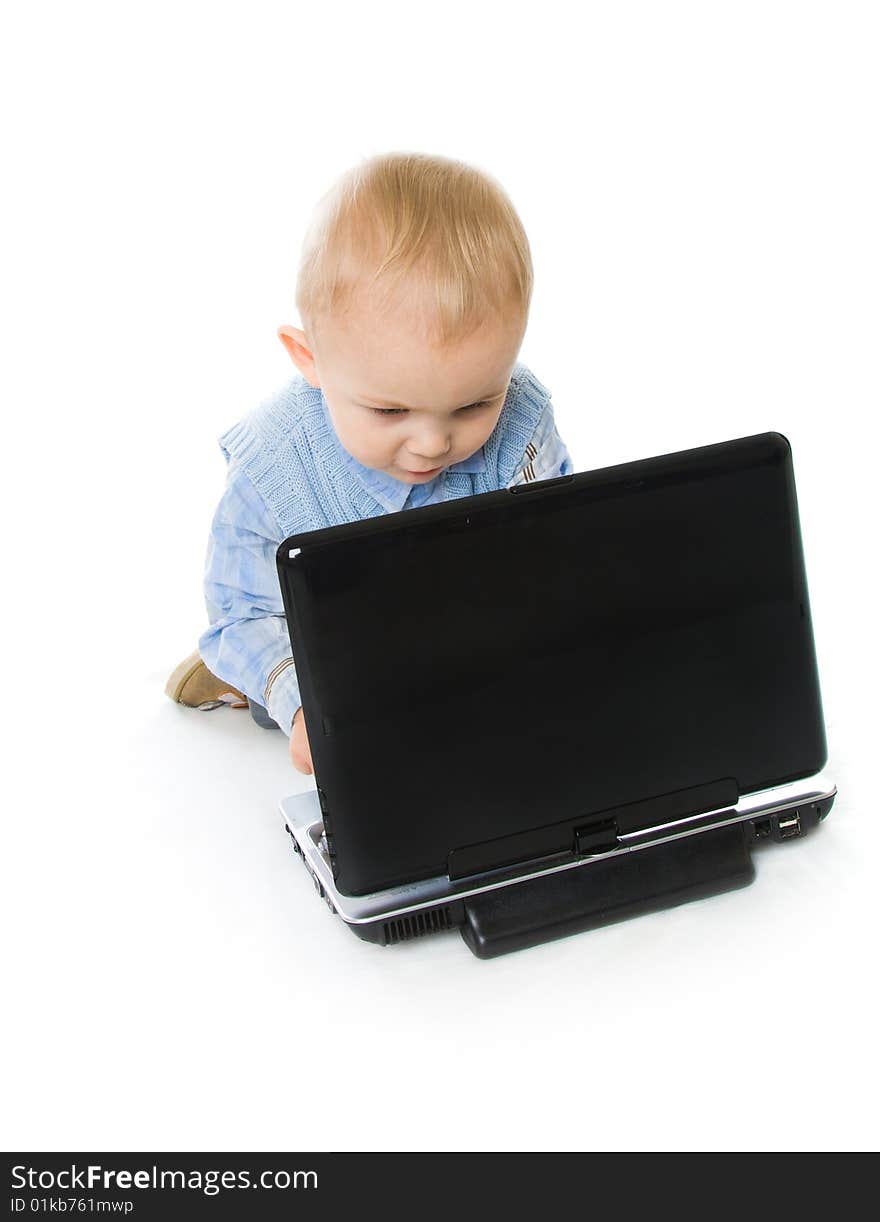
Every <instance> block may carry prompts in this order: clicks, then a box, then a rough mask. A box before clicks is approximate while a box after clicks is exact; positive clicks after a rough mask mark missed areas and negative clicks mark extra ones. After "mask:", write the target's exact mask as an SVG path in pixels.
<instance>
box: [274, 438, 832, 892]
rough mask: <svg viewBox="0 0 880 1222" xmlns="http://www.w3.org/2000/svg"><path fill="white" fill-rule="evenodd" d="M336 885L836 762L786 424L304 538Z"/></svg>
mask: <svg viewBox="0 0 880 1222" xmlns="http://www.w3.org/2000/svg"><path fill="white" fill-rule="evenodd" d="M277 564H278V574H279V580H280V584H281V591H282V597H283V601H284V607H285V612H286V615H287V622H288V627H289V631H290V638H291V647H292V650H293V657H294V662H295V665H296V670H297V676H298V679H299V683H300V691H301V694H302V698H303V708H304V714H305V719H306V724H307V727H308V732H309V743H310V747H311V752H312V760H313V764H314V771H315V781H316V784H317V787H318V794H319V797H320V802H321V809H322V812H323V818H324V824H325V828H326V831H327V840H328V850H329V852H330V856H331V861H332V864H333V870H334V876H335V879H336V884H337V887H338V889H339V890H340V891H341V892H343V893H347V894H350V895H362V894H366V893H369V892H372V891H377V890H381V889H383V888H385V887H390V886H397V885H400V884H405V883H407V882H411V881H415V880H418V879H422V878H429V877H433V876H436V875H441V874H444V873H448V874H449V876H450V877H451V878H455V877H463V876H466V875H468V874H470V873H477V872H480V871H485V870H487V869H493V868H495V867H496V866H498V867H501V866H504V865H507V864H509V863H511V862H515V861H518V860H526V859H530V858H542V857H548V858H549V857H553V856H554V855H558V854H565V853H567V852H571V851H572V846H573V844H574V845H577V844H578V843H580V848H581V851H583V849H584V847H585V845H586V846H587V847H588V845H589V841H590V837H591V836H601V835H602V834H603V833H602V829H603V828H607V826H609V825H613V826H614V827H615V828H617V829H618V830H620V831H623V830H627V831H633V830H637V829H638V828H641V827H649V826H655V825H658V824H662V823H665V822H669V821H671V820H672V819H675V818H680V817H684V816H685V815H688V814H693V813H696V812H698V811H700V810H711V809H716V808H720V807H723V806H725V805H731V806H732V805H734V804H735V803H736V801H737V799H738V797H739V795H741V794H745V793H751V792H754V791H756V790H760V789H765V788H768V787H770V786H773V785H779V784H783V783H784V782H787V781H789V780H794V779H797V778H800V777H806V776H811V775H812V774H814V773H815V772H817V771H819V770H820V769H821V768H822V766H823V765H824V763H825V762H826V757H827V751H826V743H825V732H824V725H823V719H822V708H821V699H820V691H819V682H818V675H817V667H816V658H815V650H814V643H813V634H812V626H811V621H810V610H809V600H808V592H807V583H806V575H805V571H804V560H803V552H802V545H801V537H800V528H799V522H798V513H797V499H796V492H795V483H794V474H793V469H792V459H791V450H790V446H789V444H788V442H787V440H786V438H784V437H783V436H782V435H781V434H779V433H772V432H770V433H763V434H759V435H756V436H752V437H745V438H740V439H738V440H734V441H728V442H723V443H720V444H717V445H710V446H702V447H699V448H697V449H692V450H687V451H682V452H680V453H675V454H668V455H663V456H660V457H656V458H650V459H645V460H640V461H637V462H631V463H625V464H621V465H618V466H614V467H608V468H604V469H601V470H596V471H589V472H581V473H577V474H574V475H568V476H563V477H561V478H559V479H554V480H544V481H538V482H533V483H530V484H525V485H522V486H519V487H517V488H514V489H505V490H502V491H499V492H493V493H486V494H482V495H480V496H473V497H466V498H462V499H459V500H454V501H449V502H445V503H442V504H438V505H430V506H425V507H423V508H421V509H414V510H406V511H404V512H400V513H395V514H388V515H383V516H380V517H376V518H370V519H366V520H362V521H357V522H351V523H347V524H345V525H342V526H335V527H330V528H326V529H322V530H316V531H309V532H305V533H301V534H298V535H294V536H291V537H290V538H288V539H286V540H285V541H284V542H283V543H282V544H281V545H280V547H279V548H278V552H277Z"/></svg>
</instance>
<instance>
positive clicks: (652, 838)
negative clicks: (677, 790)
mask: <svg viewBox="0 0 880 1222" xmlns="http://www.w3.org/2000/svg"><path fill="white" fill-rule="evenodd" d="M836 794H837V788H836V786H835V785H834V783H833V782H832V781H831V779H830V778H829V777H828V776H827V775H826V774H825V773H817V774H816V775H814V776H812V777H808V778H805V779H802V780H799V781H795V782H789V783H788V784H785V785H779V786H776V787H774V788H772V789H767V790H762V791H760V792H757V793H753V794H749V795H745V796H743V797H741V799H740V801H739V803H738V804H737V806H736V807H735V808H733V809H727V810H719V811H714V812H706V813H704V814H702V815H695V816H690V817H688V818H686V819H681V820H678V821H676V822H675V823H672V824H666V825H664V826H663V827H660V828H655V829H648V830H644V831H640V832H633V833H631V834H629V835H627V836H624V837H622V838H621V840H622V841H623V842H625V843H621V844H620V846H619V847H618V848H617V849H616V850H614V851H612V852H600V853H595V854H592V855H591V856H589V857H587V858H586V859H581V860H577V861H570V862H562V863H559V862H557V863H555V864H548V863H547V861H546V860H545V861H544V862H537V861H536V862H528V863H521V864H519V865H518V866H515V867H509V868H507V869H504V870H494V871H489V872H487V873H484V874H482V875H474V876H472V877H470V878H462V879H456V880H450V879H449V878H448V877H447V876H438V877H436V878H430V879H421V880H419V881H417V882H414V883H409V884H406V885H404V886H399V887H393V888H389V889H388V890H386V891H378V892H374V893H372V894H370V895H360V896H350V895H346V894H343V893H341V892H339V891H338V890H337V888H336V886H335V883H334V880H333V874H332V870H331V867H330V861H329V858H328V856H327V853H326V846H325V844H324V841H323V833H324V826H323V823H322V821H321V808H320V804H319V801H318V795H317V793H316V792H315V791H307V792H306V793H300V794H295V795H293V796H291V797H288V798H285V799H284V800H283V801H282V802H281V815H282V819H283V820H284V827H285V830H286V831H287V832H288V833H289V835H290V837H291V840H292V842H293V847H294V850H295V852H296V853H297V854H298V855H299V857H300V858H301V860H302V862H303V864H304V865H305V866H306V868H307V869H308V871H309V873H310V874H311V876H312V879H313V882H314V884H315V889H316V891H317V892H318V894H319V895H320V897H321V898H322V899H323V900H324V901H325V902H326V903H327V905H328V907H329V908H330V910H331V912H333V913H336V914H337V915H339V916H340V917H341V918H342V919H343V920H344V921H345V922H346V924H347V925H348V927H349V928H350V929H351V930H352V932H353V933H356V934H357V936H358V937H359V938H362V939H363V940H364V941H367V942H374V943H377V944H378V945H380V946H392V945H396V944H397V943H400V942H407V941H410V940H412V939H413V938H420V937H423V936H425V935H426V934H430V933H437V932H440V931H442V930H447V929H454V928H459V930H460V932H461V936H462V938H463V939H464V941H465V943H466V945H467V946H468V947H469V948H470V950H471V951H472V952H473V953H474V954H475V955H476V956H477V957H478V958H481V959H489V958H493V957H494V956H496V955H501V954H504V953H506V952H507V951H512V950H520V949H523V948H524V947H528V946H535V945H537V944H539V943H541V942H547V941H550V940H552V939H554V938H559V937H564V936H566V935H567V934H571V933H577V932H581V931H583V930H587V929H594V928H597V927H598V926H600V925H607V924H610V923H611V922H613V921H619V920H623V919H625V918H627V917H631V916H637V915H639V914H641V913H647V912H653V911H656V910H658V909H661V908H670V907H674V906H676V905H678V904H682V903H686V902H687V901H689V900H693V899H700V898H703V897H705V896H709V895H717V894H719V893H721V892H724V891H729V890H732V889H734V888H737V887H742V886H745V885H746V884H748V883H750V882H751V881H752V879H753V878H754V873H755V872H754V866H753V864H752V860H751V850H752V849H753V848H756V847H759V846H761V845H763V844H770V843H774V842H775V843H780V842H783V841H789V840H792V839H795V838H797V837H799V836H802V835H804V834H805V833H807V832H809V831H810V830H812V829H813V828H814V827H815V826H816V825H817V824H818V823H819V822H820V821H821V820H822V819H824V818H825V816H826V815H827V814H828V812H829V811H830V809H831V807H832V805H833V803H834V798H835V797H836Z"/></svg>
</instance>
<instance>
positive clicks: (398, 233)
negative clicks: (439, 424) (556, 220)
mask: <svg viewBox="0 0 880 1222" xmlns="http://www.w3.org/2000/svg"><path fill="white" fill-rule="evenodd" d="M403 282H406V283H407V287H409V285H411V284H412V285H414V286H415V287H417V288H420V289H427V291H428V293H427V299H426V300H427V312H428V316H429V317H430V319H431V322H430V324H429V331H430V334H429V335H428V337H427V338H428V342H429V343H433V344H434V345H436V346H437V347H439V348H441V349H442V348H446V347H448V346H449V345H450V344H452V343H454V342H456V341H457V340H460V339H463V338H465V337H466V336H467V335H469V334H470V333H471V332H472V331H474V330H475V329H476V328H477V327H478V326H479V325H480V323H481V322H483V321H484V320H485V319H486V317H487V315H496V316H500V317H501V318H503V319H508V318H510V317H511V315H512V316H513V317H514V318H516V317H521V319H522V324H523V329H525V323H526V319H527V317H528V311H529V305H530V302H531V296H532V283H533V273H532V259H531V252H530V249H529V242H528V238H527V237H526V232H525V229H524V228H523V226H522V222H521V221H520V219H519V217H518V216H517V213H516V210H515V209H514V207H513V204H512V203H511V202H510V199H509V198H508V196H507V194H506V192H505V191H504V189H503V188H502V187H501V185H500V184H499V183H498V182H497V181H496V180H495V179H494V178H492V177H491V176H490V175H488V174H486V173H484V172H483V171H482V170H478V169H475V168H474V167H473V166H470V165H466V164H465V163H464V162H461V161H455V160H453V159H451V158H448V157H438V156H431V155H429V154H427V153H384V154H380V155H378V156H375V157H370V158H368V159H367V160H365V161H363V162H361V163H360V164H359V165H356V166H354V167H353V168H352V169H350V170H348V171H347V172H346V173H345V174H343V175H342V177H341V178H340V179H338V180H337V182H336V183H335V184H334V185H333V186H332V187H331V189H330V190H329V191H328V192H327V193H326V194H325V195H324V196H323V197H322V198H321V200H320V201H319V203H318V205H317V207H316V209H315V214H314V217H313V219H312V223H311V225H310V227H309V230H308V232H307V234H306V237H305V241H304V242H303V247H302V254H301V258H300V265H299V274H298V276H297V286H296V305H297V309H298V310H299V314H300V318H301V319H302V323H303V328H304V330H305V331H306V333H307V335H309V338H310V339H312V340H314V338H315V335H316V334H317V330H318V327H319V323H320V321H321V319H322V318H325V317H327V316H328V315H330V314H331V313H334V314H336V313H344V312H345V311H346V310H347V309H348V308H349V306H350V305H351V302H352V299H353V297H354V295H355V292H356V291H360V290H362V289H368V290H370V291H371V296H370V306H371V307H374V308H377V309H379V310H381V309H382V308H384V307H385V306H387V305H388V304H390V303H393V302H394V300H395V290H397V289H398V288H399V287H400V285H401V283H403Z"/></svg>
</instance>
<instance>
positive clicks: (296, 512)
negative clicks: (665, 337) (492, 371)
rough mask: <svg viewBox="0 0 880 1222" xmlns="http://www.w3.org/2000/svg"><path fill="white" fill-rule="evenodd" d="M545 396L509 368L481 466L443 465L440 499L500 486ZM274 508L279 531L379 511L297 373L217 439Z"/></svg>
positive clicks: (316, 394)
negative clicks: (469, 468)
mask: <svg viewBox="0 0 880 1222" xmlns="http://www.w3.org/2000/svg"><path fill="white" fill-rule="evenodd" d="M549 399H550V392H549V391H548V390H547V389H546V387H544V386H542V385H541V383H540V382H539V381H538V379H537V378H536V377H535V375H534V374H533V373H532V372H531V370H529V369H528V368H527V367H526V366H525V365H522V364H519V363H517V364H516V365H514V367H513V372H512V374H511V378H510V386H509V387H508V390H507V395H506V397H505V400H504V406H503V407H502V409H501V415H500V416H499V418H498V421H497V423H496V425H495V428H494V429H493V431H492V433H491V434H490V436H489V438H488V440H487V441H486V443H485V455H486V470H485V471H479V472H466V471H446V472H444V474H443V475H442V476H441V479H445V481H446V484H445V499H446V500H453V499H457V498H458V497H463V496H475V495H477V494H479V493H483V492H495V491H497V490H498V489H499V488H506V487H507V485H508V484H509V483H510V481H511V480H512V479H513V477H514V475H515V474H516V472H517V469H518V468H519V466H520V465H521V463H522V461H523V457H524V454H525V448H526V446H527V445H528V443H529V441H531V439H532V437H533V435H534V432H535V429H536V428H537V426H538V422H539V420H540V419H541V416H542V414H543V413H544V411H545V408H546V406H547V403H548V401H549ZM219 441H220V447H221V449H222V451H223V453H224V455H225V456H226V459H227V462H228V461H229V459H230V458H233V457H234V458H235V460H236V461H237V462H238V463H239V465H240V466H241V467H242V469H243V470H244V472H245V474H246V475H247V476H248V478H249V479H250V480H251V482H252V483H253V484H254V486H255V487H256V489H257V491H258V492H259V493H260V494H261V496H262V497H263V500H264V501H265V502H266V504H267V505H268V506H269V508H270V509H271V510H272V511H273V513H274V514H275V516H276V518H277V520H278V525H279V526H280V527H281V529H282V530H283V531H284V534H285V537H287V536H288V535H295V534H298V533H299V532H300V531H306V530H319V529H321V528H322V527H325V526H339V525H341V524H342V523H343V522H354V521H357V520H359V519H361V518H372V517H377V516H378V515H379V514H382V513H385V509H384V507H383V506H382V505H380V503H379V502H378V501H377V500H376V499H375V498H374V497H373V496H371V495H370V493H369V492H367V490H366V489H365V488H364V487H363V486H362V485H361V484H360V482H359V481H358V480H357V478H356V477H355V475H354V473H353V472H352V471H351V470H350V469H349V467H348V466H347V465H346V463H345V461H344V459H343V456H342V451H341V443H340V442H339V439H338V438H337V436H336V433H335V431H334V429H333V424H332V422H331V420H330V416H329V413H328V411H327V407H326V404H325V403H324V402H323V396H322V394H321V391H320V390H318V389H315V387H313V386H311V385H310V384H309V383H308V382H307V381H306V379H305V378H304V377H303V376H302V375H301V374H297V375H296V377H294V378H293V380H292V381H291V382H289V383H288V384H287V385H285V386H284V387H283V388H282V389H281V390H280V391H279V392H278V393H277V394H275V395H273V396H272V397H271V398H269V399H266V400H265V401H264V402H262V403H261V404H260V405H259V407H257V408H255V409H254V410H253V411H252V412H250V413H249V414H248V415H247V416H245V417H244V419H242V420H240V421H239V423H238V424H235V425H233V426H232V428H231V429H228V430H227V431H226V432H225V433H224V434H223V435H222V437H220V439H219Z"/></svg>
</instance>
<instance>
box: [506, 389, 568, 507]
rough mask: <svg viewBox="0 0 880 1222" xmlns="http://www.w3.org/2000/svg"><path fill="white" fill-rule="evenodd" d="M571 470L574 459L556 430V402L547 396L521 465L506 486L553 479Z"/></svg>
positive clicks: (510, 486) (511, 486)
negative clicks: (554, 411) (572, 459)
mask: <svg viewBox="0 0 880 1222" xmlns="http://www.w3.org/2000/svg"><path fill="white" fill-rule="evenodd" d="M572 471H574V463H573V462H572V461H571V455H570V454H569V452H568V450H567V449H566V446H565V442H564V441H563V440H562V438H561V437H560V436H559V433H558V432H557V430H556V421H555V419H554V416H553V405H552V404H551V403H550V401H549V400H548V402H547V405H546V407H545V408H544V412H543V415H542V416H541V419H540V420H539V421H538V425H537V428H536V429H535V432H534V435H533V436H532V439H531V441H530V442H529V444H528V445H527V446H526V450H525V454H524V455H523V459H522V462H521V463H520V466H519V469H518V470H517V473H516V475H514V477H513V479H512V480H511V481H510V483H509V484H508V485H507V487H508V488H513V487H515V486H516V485H517V484H527V483H531V482H532V481H533V480H536V479H553V478H554V477H555V476H557V475H570V474H571V473H572Z"/></svg>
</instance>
